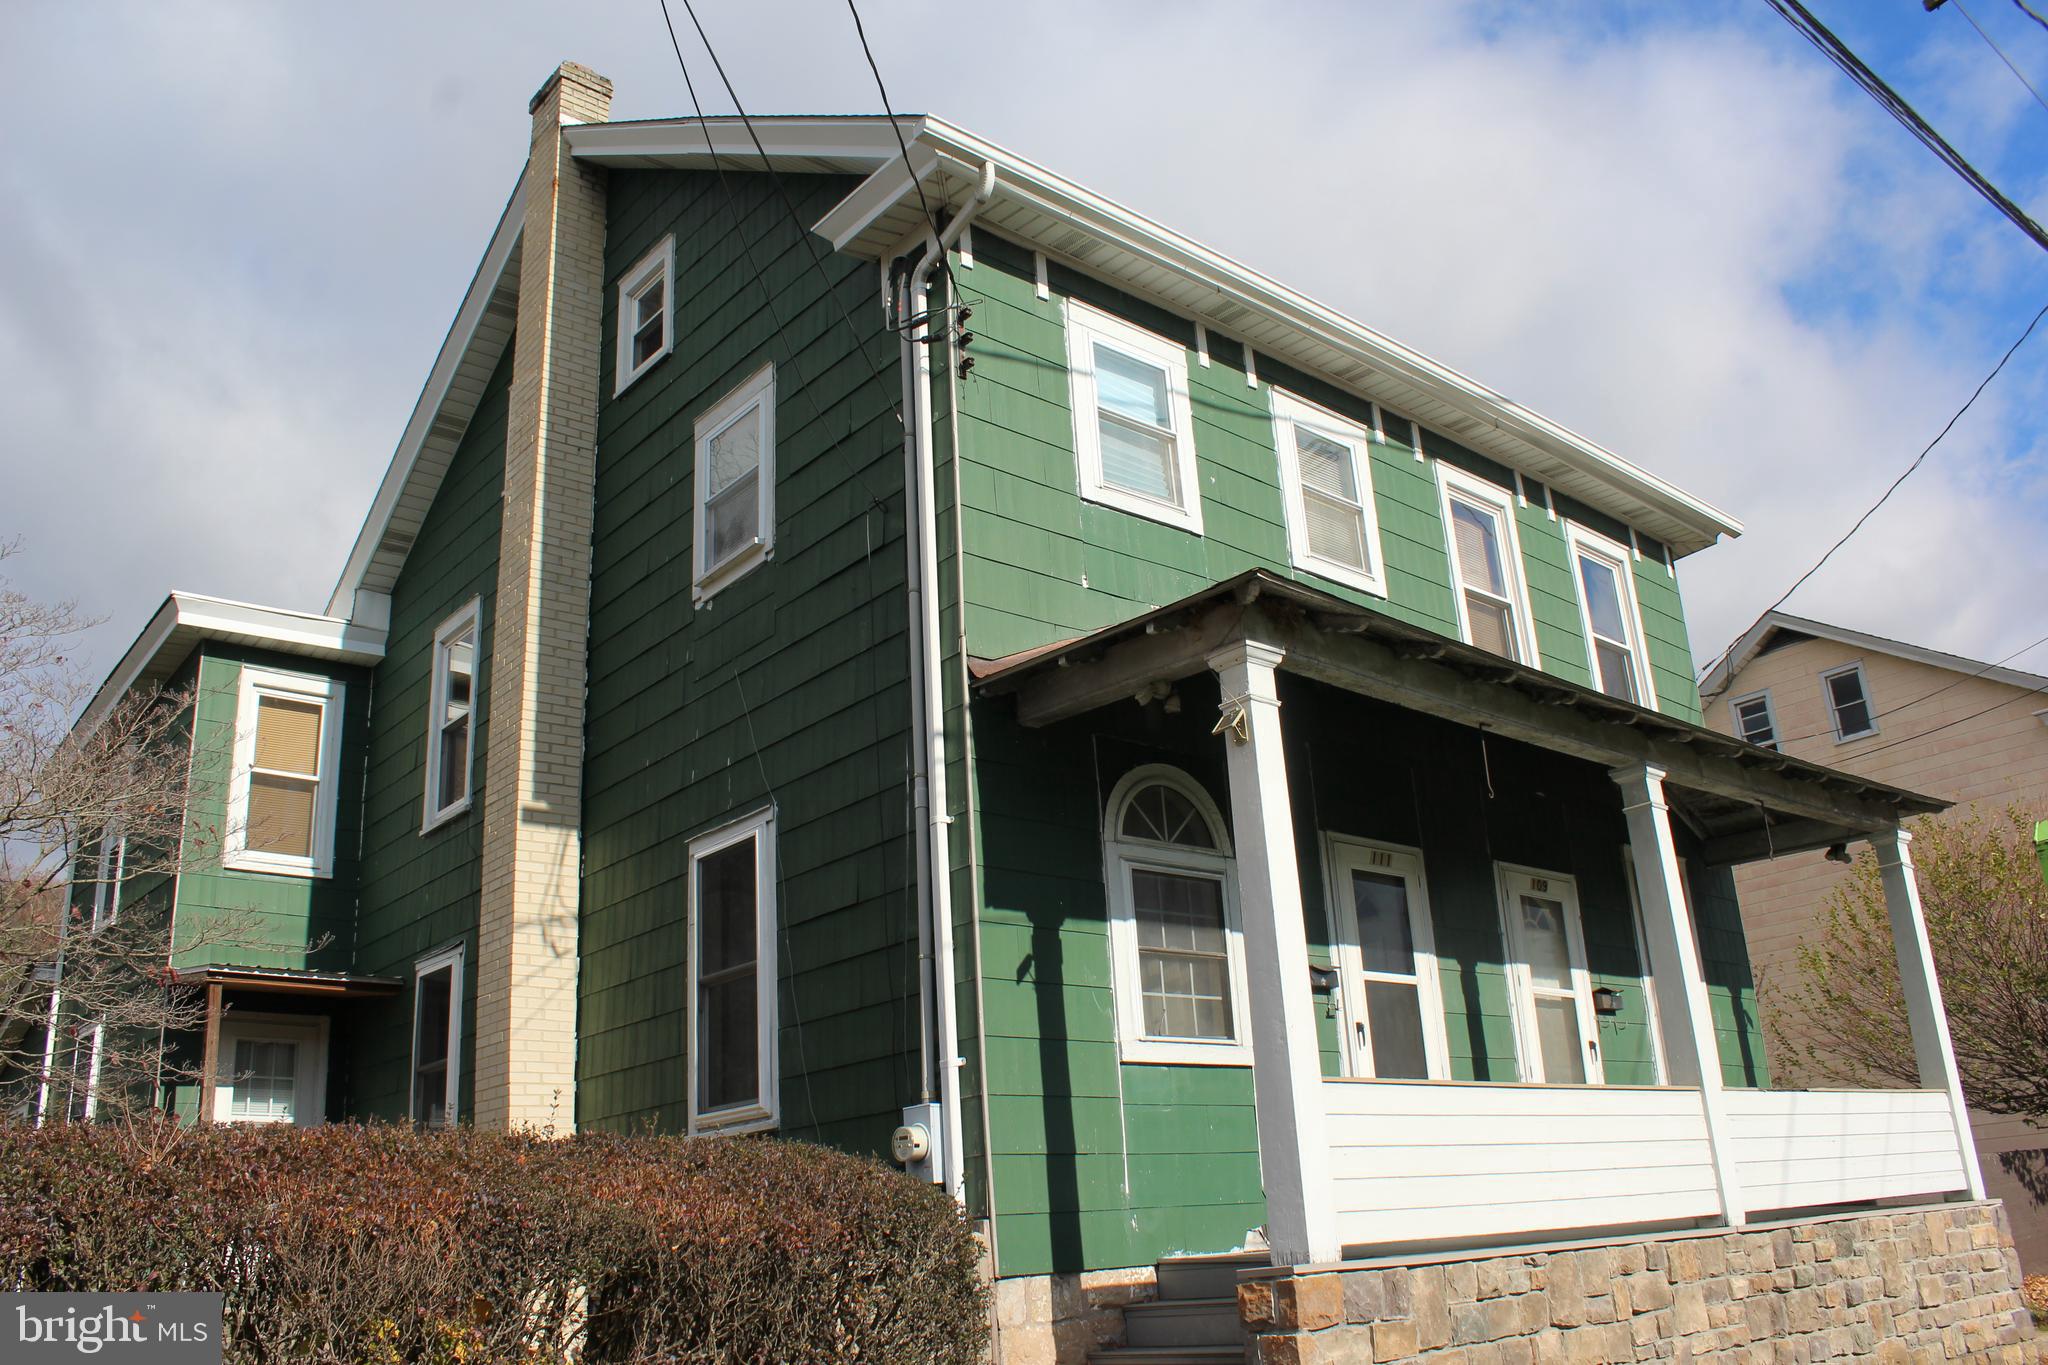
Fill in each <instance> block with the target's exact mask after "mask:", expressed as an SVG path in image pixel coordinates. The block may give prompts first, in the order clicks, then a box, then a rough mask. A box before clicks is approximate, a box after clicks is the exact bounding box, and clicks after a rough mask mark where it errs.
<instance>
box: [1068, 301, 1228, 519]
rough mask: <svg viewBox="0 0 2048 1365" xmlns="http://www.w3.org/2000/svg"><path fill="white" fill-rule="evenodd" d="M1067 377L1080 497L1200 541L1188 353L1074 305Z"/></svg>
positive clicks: (1120, 321) (1070, 315)
mask: <svg viewBox="0 0 2048 1365" xmlns="http://www.w3.org/2000/svg"><path fill="white" fill-rule="evenodd" d="M1067 370H1068V375H1069V379H1070V383H1071V392H1070V398H1071V401H1072V404H1073V409H1074V454H1075V460H1076V464H1077V465H1078V467H1079V470H1080V476H1081V496H1082V497H1084V498H1086V499H1088V500H1089V501H1090V502H1099V503H1102V504H1104V505H1105V506H1109V507H1115V508H1118V509H1120V510H1122V511H1125V512H1132V513H1135V514H1136V515H1138V516H1141V517H1149V518H1151V519H1152V520H1153V521H1161V522H1165V523H1166V524H1167V525H1169V526H1178V527H1181V528H1182V529H1184V530H1188V531H1193V532H1195V533H1196V534H1200V533H1201V530H1202V497H1201V489H1200V487H1199V486H1198V485H1197V482H1196V475H1195V419H1194V407H1193V405H1192V404H1191V403H1190V402H1189V399H1188V353H1187V348H1186V347H1184V346H1181V345H1179V344H1178V343H1176V342H1172V341H1168V340H1166V339H1165V338H1164V337H1159V336H1154V335H1153V334H1152V333H1150V332H1147V331H1144V330H1143V329H1141V328H1138V327H1134V326H1132V325H1131V324H1130V323H1128V322H1125V321H1124V320H1123V319H1121V318H1117V317H1112V316H1111V315H1110V314H1108V313H1105V312H1103V311H1102V310H1101V309H1098V308H1090V307H1088V306H1087V305H1086V304H1083V303H1077V302H1074V301H1072V300H1069V301H1068V303H1067Z"/></svg>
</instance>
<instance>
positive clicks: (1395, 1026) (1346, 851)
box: [1324, 834, 1450, 1080]
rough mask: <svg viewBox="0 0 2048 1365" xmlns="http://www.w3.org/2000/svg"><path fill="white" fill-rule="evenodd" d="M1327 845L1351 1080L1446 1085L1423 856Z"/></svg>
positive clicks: (1386, 847)
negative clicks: (1433, 1081)
mask: <svg viewBox="0 0 2048 1365" xmlns="http://www.w3.org/2000/svg"><path fill="white" fill-rule="evenodd" d="M1325 845H1326V848H1325V862H1324V865H1325V866H1326V867H1327V868H1328V869H1329V883H1330V886H1329V894H1330V906H1331V924H1332V926H1333V929H1334V933H1335V940H1334V942H1335V948H1336V954H1337V970H1338V981H1339V983H1340V984H1339V988H1338V999H1339V1002H1340V1006H1341V1009H1342V1012H1343V1016H1344V1052H1345V1058H1346V1061H1347V1063H1348V1070H1349V1074H1351V1075H1353V1076H1369V1077H1375V1078H1377V1079H1380V1080H1427V1079H1436V1080H1442V1079H1445V1078H1447V1077H1448V1076H1449V1075H1450V1048H1449V1042H1448V1039H1447V1037H1446V1034H1445V1029H1444V1007H1443V996H1442V994H1441V987H1440V985H1439V983H1438V978H1437V964H1436V935H1435V930H1434V927H1433V926H1432V925H1431V923H1430V917H1429V893H1428V891H1427V889H1426V887H1425V885H1424V881H1423V873H1422V854H1421V852H1420V851H1419V850H1417V849H1412V848H1400V847H1396V846H1395V845H1392V844H1377V843H1369V842H1367V841H1365V840H1362V839H1349V838H1345V837H1344V836H1342V835H1336V834H1332V835H1329V836H1328V837H1327V839H1326V840H1325Z"/></svg>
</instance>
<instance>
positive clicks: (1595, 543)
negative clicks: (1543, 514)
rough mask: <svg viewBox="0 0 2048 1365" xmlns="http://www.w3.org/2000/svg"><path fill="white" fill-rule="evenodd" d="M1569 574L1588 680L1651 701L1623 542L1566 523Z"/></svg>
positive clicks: (1610, 690)
mask: <svg viewBox="0 0 2048 1365" xmlns="http://www.w3.org/2000/svg"><path fill="white" fill-rule="evenodd" d="M1566 536H1567V539H1568V541H1569V544H1570V546H1571V556H1572V565H1573V568H1574V570H1575V573H1574V576H1575V577H1576V578H1577V579H1578V580H1579V622H1580V624H1581V625H1583V626H1584V627H1585V631H1586V662H1587V663H1588V664H1589V665H1590V666H1591V668H1592V670H1593V685H1594V686H1595V687H1597V688H1599V689H1600V690H1601V691H1602V692H1605V693H1606V694H1607V695H1608V696H1610V697H1619V698H1620V699H1621V700H1623V701H1632V702H1635V703H1636V704H1637V705H1639V706H1648V705H1651V704H1653V702H1654V700H1655V699H1654V698H1653V697H1652V696H1651V693H1650V684H1649V678H1650V661H1649V655H1648V652H1647V650H1646V648H1645V646H1644V642H1643V627H1642V615H1641V613H1640V611H1639V610H1638V607H1637V604H1636V593H1635V580H1634V577H1633V575H1632V572H1631V570H1630V568H1629V563H1630V554H1629V551H1628V549H1627V547H1626V546H1623V545H1620V544H1617V543H1616V542H1614V541H1611V540H1609V539H1607V538H1606V537H1605V536H1602V535H1597V534H1595V533H1594V532H1592V531H1589V530H1587V529H1586V528H1585V527H1583V526H1580V525H1577V524H1576V523H1568V524H1567V527H1566Z"/></svg>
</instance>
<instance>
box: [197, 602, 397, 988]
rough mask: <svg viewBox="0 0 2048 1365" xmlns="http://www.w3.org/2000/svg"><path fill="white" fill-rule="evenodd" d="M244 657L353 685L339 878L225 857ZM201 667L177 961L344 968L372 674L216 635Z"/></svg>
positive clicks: (341, 781) (340, 804) (339, 821)
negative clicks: (231, 865)
mask: <svg viewBox="0 0 2048 1365" xmlns="http://www.w3.org/2000/svg"><path fill="white" fill-rule="evenodd" d="M245 664H246V665H251V666H254V667H258V668H262V669H267V670H270V671H274V672H279V673H297V674H303V675H306V676H310V677H323V678H333V679H335V680H337V681H338V682H340V683H341V684H342V686H343V687H344V688H345V689H346V690H345V691H344V693H343V696H342V707H343V713H342V734H341V770H340V772H339V773H338V774H336V776H335V779H334V784H333V787H332V791H333V794H334V803H335V804H334V807H333V810H334V819H335V832H334V865H333V869H332V875H331V876H326V877H295V876H282V875H279V874H276V873H265V872H237V871H232V870H230V869H227V868H224V867H222V866H221V864H220V851H221V839H222V836H223V835H224V833H225V832H226V830H227V827H228V786H229V783H230V781H231V780H232V777H233V772H234V753H235V729H236V717H237V712H238V709H239V707H240V704H241V684H242V669H243V666H244V665H245ZM195 675H196V678H197V687H196V689H195V695H194V698H193V735H192V770H191V771H192V775H191V781H190V793H189V795H188V797H187V800H186V823H185V855H184V868H183V870H182V871H181V872H180V873H179V875H178V887H177V921H176V933H177V940H176V944H175V951H174V961H175V963H176V965H177V966H179V967H181V968H188V967H196V966H201V965H204V964H208V963H233V964H235V965H238V966H246V967H279V968H285V969H288V970H314V971H338V970H344V969H346V968H347V966H348V964H349V961H350V959H351V957H352V956H353V954H354V948H355V943H354V933H355V903H356V886H357V872H358V862H357V852H358V849H359V848H360V846H361V838H362V833H361V814H362V790H363V735H364V729H365V725H366V723H367V719H368V716H369V714H370V685H369V675H368V674H367V673H365V672H363V671H362V670H361V669H355V668H347V667H337V666H334V665H329V664H321V663H317V662H315V661H312V660H308V659H302V658H298V657H296V656H293V655H287V654H275V653H271V652H269V651H267V650H260V649H248V648H243V647H239V646H235V645H228V644H223V643H220V642H218V641H213V642H208V643H207V644H206V645H204V646H202V647H201V650H200V655H199V658H198V660H197V666H196V670H195Z"/></svg>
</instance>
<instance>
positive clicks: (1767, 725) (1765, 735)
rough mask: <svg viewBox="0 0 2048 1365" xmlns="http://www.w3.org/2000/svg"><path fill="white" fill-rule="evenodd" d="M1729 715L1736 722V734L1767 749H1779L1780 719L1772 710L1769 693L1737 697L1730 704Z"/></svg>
mask: <svg viewBox="0 0 2048 1365" xmlns="http://www.w3.org/2000/svg"><path fill="white" fill-rule="evenodd" d="M1728 715H1729V717H1730V718H1731V719H1732V720H1733V721H1734V722H1735V733H1736V734H1738V735H1740V736H1742V738H1744V739H1746V740H1748V741H1749V742H1750V743H1751V744H1761V745H1763V747H1764V748H1766V749H1775V748H1777V747H1778V717H1777V714H1776V713H1775V712H1773V711H1772V710H1771V694H1770V693H1769V692H1756V693H1752V694H1751V695H1749V696H1747V697H1737V698H1736V699H1735V700H1734V701H1731V702H1729V703H1728Z"/></svg>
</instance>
